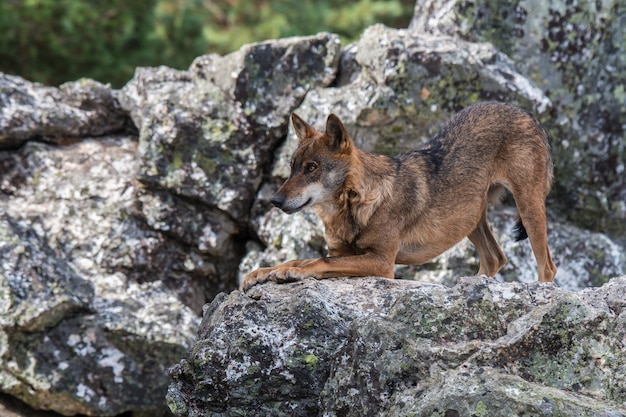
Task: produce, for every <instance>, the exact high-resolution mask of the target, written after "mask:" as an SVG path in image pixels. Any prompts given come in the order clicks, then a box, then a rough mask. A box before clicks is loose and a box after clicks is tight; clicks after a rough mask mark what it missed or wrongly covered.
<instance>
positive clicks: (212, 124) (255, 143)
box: [120, 34, 341, 227]
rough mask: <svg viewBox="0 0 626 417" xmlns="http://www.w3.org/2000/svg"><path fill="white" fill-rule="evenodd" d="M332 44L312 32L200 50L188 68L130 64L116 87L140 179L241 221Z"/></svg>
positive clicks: (318, 81) (319, 80)
mask: <svg viewBox="0 0 626 417" xmlns="http://www.w3.org/2000/svg"><path fill="white" fill-rule="evenodd" d="M340 48H341V45H340V43H339V39H338V37H337V36H336V35H331V34H319V35H316V36H310V37H302V38H289V39H283V40H278V41H269V42H263V43H259V44H253V45H247V46H245V47H243V48H242V49H241V50H239V51H237V52H234V53H232V54H230V55H227V56H224V57H219V56H216V55H207V56H203V57H199V58H197V59H196V60H195V61H194V62H193V64H192V65H191V67H190V69H189V71H175V70H171V69H167V68H157V69H148V68H144V69H139V70H138V71H137V72H136V74H135V77H134V78H133V79H132V80H131V81H130V82H129V83H128V84H127V85H126V86H125V87H124V88H123V89H122V90H121V92H120V101H121V103H122V106H123V107H124V108H125V109H127V110H128V111H129V112H130V113H131V114H132V115H133V120H134V121H135V124H136V125H137V126H138V127H139V129H140V138H139V141H140V144H139V156H140V158H141V161H142V163H141V166H140V169H139V180H141V181H142V182H144V183H145V184H147V185H149V186H150V187H153V188H155V187H156V188H160V189H164V190H167V191H168V192H171V193H174V194H176V195H180V196H182V197H185V198H188V199H192V200H196V201H198V202H200V203H202V204H204V205H206V206H209V208H217V209H218V210H220V211H222V212H223V213H226V214H227V215H228V216H230V217H231V218H232V221H233V222H235V223H236V224H238V225H240V226H245V225H246V224H247V221H248V216H249V213H248V212H249V208H250V205H251V204H252V201H253V199H254V195H255V194H256V192H257V190H258V188H259V186H260V184H261V179H262V177H263V174H264V173H265V170H266V168H267V166H268V164H269V162H270V158H271V154H270V152H271V150H273V149H274V148H275V146H276V144H277V142H278V141H279V140H280V139H282V138H283V137H284V134H285V131H286V128H287V119H288V116H289V113H290V112H291V110H293V108H295V107H296V106H297V105H298V104H299V102H300V101H301V100H302V98H303V97H304V95H305V94H306V93H307V91H309V90H310V89H312V88H315V87H317V86H325V85H328V84H330V82H331V81H332V80H333V78H334V74H335V72H336V70H337V65H338V60H339V52H340ZM230 227H234V226H230Z"/></svg>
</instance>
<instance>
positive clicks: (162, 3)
mask: <svg viewBox="0 0 626 417" xmlns="http://www.w3.org/2000/svg"><path fill="white" fill-rule="evenodd" d="M414 5H415V0H384V1H374V0H315V1H313V0H273V1H272V0H145V1H132V0H90V1H81V0H0V71H2V72H5V73H9V74H14V75H19V76H21V77H24V78H26V79H28V80H31V81H38V82H41V83H44V84H47V85H59V84H61V83H63V82H65V81H71V80H76V79H78V78H81V77H87V78H93V79H95V80H97V81H100V82H103V83H110V84H111V85H112V86H113V87H115V88H120V87H121V86H123V85H124V84H125V83H126V82H127V81H128V80H129V79H130V78H131V77H132V75H133V72H134V70H135V67H137V66H157V65H167V66H169V67H173V68H177V69H186V68H187V67H188V66H189V65H190V64H191V62H192V61H193V59H194V58H195V57H197V56H199V55H203V54H207V53H218V54H220V55H224V54H227V53H229V52H232V51H234V50H237V49H238V48H239V47H240V46H241V45H243V44H245V43H250V42H256V41H262V40H266V39H273V38H280V37H286V36H299V35H310V34H314V33H317V32H320V31H328V32H333V33H337V34H339V35H341V37H342V41H343V42H344V44H347V43H349V42H351V41H353V40H355V39H357V38H358V37H359V35H360V34H361V32H362V31H363V30H364V29H365V28H366V27H367V26H369V25H372V24H374V23H384V24H386V25H388V26H391V27H395V28H403V27H407V26H408V24H409V21H410V20H411V17H412V16H413V8H414Z"/></svg>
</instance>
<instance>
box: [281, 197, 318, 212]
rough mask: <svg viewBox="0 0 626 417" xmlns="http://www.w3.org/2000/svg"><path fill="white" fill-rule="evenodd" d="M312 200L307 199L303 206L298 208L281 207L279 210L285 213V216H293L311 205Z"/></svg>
mask: <svg viewBox="0 0 626 417" xmlns="http://www.w3.org/2000/svg"><path fill="white" fill-rule="evenodd" d="M311 201H312V199H311V198H309V199H308V200H307V201H305V202H304V204H302V205H300V206H298V207H281V209H282V210H283V211H284V212H285V213H287V214H293V213H296V212H298V211H300V210H302V209H303V208H305V207H306V206H308V205H309V204H311Z"/></svg>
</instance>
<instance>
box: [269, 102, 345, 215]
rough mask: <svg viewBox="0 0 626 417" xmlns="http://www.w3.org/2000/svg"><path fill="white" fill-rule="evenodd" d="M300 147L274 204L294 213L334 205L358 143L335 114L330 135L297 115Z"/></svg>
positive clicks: (329, 123) (294, 118)
mask: <svg viewBox="0 0 626 417" xmlns="http://www.w3.org/2000/svg"><path fill="white" fill-rule="evenodd" d="M291 122H292V123H293V128H294V130H295V132H296V135H297V136H298V148H297V149H296V151H295V152H294V154H293V157H292V158H291V174H290V176H289V178H288V179H287V181H285V183H284V184H283V185H282V186H281V187H280V188H279V189H278V191H277V192H276V194H275V195H274V197H272V204H274V205H275V206H276V207H278V208H280V209H281V210H283V211H284V212H285V213H288V214H291V213H295V212H297V211H300V210H302V209H303V208H305V207H307V206H313V205H315V204H324V203H327V202H331V201H332V200H333V199H334V197H335V195H336V193H337V191H338V190H340V189H341V187H342V186H343V184H344V182H345V179H346V174H347V172H348V168H349V164H350V158H351V155H352V153H353V151H354V150H355V148H354V144H353V142H352V139H350V136H349V135H348V132H347V131H346V129H345V127H344V126H343V124H342V123H341V120H339V118H338V117H337V116H335V115H334V114H331V115H330V116H328V119H327V120H326V132H324V133H322V132H318V131H317V130H315V129H314V128H313V127H311V126H310V125H308V124H307V123H306V122H305V121H304V120H302V119H301V118H300V117H299V116H298V115H297V114H295V113H294V114H292V115H291Z"/></svg>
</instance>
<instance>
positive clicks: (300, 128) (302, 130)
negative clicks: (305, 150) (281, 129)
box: [291, 113, 315, 141]
mask: <svg viewBox="0 0 626 417" xmlns="http://www.w3.org/2000/svg"><path fill="white" fill-rule="evenodd" d="M291 123H292V124H293V130H294V131H295V132H296V136H297V137H298V140H299V141H303V140H306V139H308V138H310V137H311V136H313V133H314V131H315V130H314V129H313V128H312V127H311V126H310V125H309V124H308V123H307V122H305V121H304V120H302V118H301V117H300V116H298V115H297V114H295V113H291Z"/></svg>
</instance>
